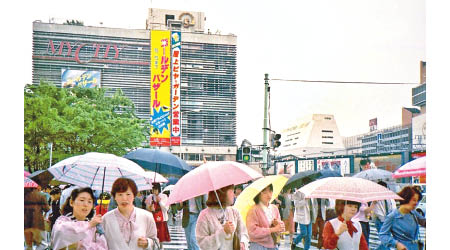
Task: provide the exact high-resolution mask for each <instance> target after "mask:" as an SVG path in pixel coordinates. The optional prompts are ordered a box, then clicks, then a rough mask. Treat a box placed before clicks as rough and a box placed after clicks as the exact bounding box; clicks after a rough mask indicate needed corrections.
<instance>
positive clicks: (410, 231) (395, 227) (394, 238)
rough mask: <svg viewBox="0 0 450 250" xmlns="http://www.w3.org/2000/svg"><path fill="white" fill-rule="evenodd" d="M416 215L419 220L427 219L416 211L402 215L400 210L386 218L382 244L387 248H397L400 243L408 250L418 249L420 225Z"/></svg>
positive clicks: (382, 231)
mask: <svg viewBox="0 0 450 250" xmlns="http://www.w3.org/2000/svg"><path fill="white" fill-rule="evenodd" d="M412 213H414V215H415V216H416V217H417V220H419V219H425V218H424V217H422V216H421V215H420V214H419V213H417V212H416V211H411V213H408V214H401V213H400V212H399V210H398V209H395V210H394V211H392V212H391V213H390V214H389V215H387V216H386V219H385V221H384V223H383V226H382V227H381V229H380V233H379V236H380V240H381V243H382V244H383V245H385V246H387V247H394V248H395V247H396V244H397V242H398V241H400V242H401V243H402V244H403V245H405V246H406V247H407V248H408V249H417V243H413V242H412V241H414V240H417V239H418V236H419V224H418V223H416V220H415V219H414V216H413V215H412Z"/></svg>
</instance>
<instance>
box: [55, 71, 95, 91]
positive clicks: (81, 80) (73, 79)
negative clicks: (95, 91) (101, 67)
mask: <svg viewBox="0 0 450 250" xmlns="http://www.w3.org/2000/svg"><path fill="white" fill-rule="evenodd" d="M100 79H101V77H100V71H93V70H72V69H61V88H73V87H82V88H97V87H98V88H99V87H100Z"/></svg>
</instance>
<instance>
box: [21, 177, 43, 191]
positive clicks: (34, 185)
mask: <svg viewBox="0 0 450 250" xmlns="http://www.w3.org/2000/svg"><path fill="white" fill-rule="evenodd" d="M38 186H39V185H38V184H37V183H36V182H34V181H33V180H32V179H30V178H27V177H25V176H24V177H23V187H24V188H37V187H38Z"/></svg>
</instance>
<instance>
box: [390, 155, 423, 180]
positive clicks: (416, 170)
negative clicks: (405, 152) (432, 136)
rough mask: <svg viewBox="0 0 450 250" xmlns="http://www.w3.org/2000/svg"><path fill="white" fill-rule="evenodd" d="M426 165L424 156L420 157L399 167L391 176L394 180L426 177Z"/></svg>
mask: <svg viewBox="0 0 450 250" xmlns="http://www.w3.org/2000/svg"><path fill="white" fill-rule="evenodd" d="M426 163H427V162H426V156H423V157H420V158H418V159H415V160H413V161H410V162H408V163H406V164H405V165H403V166H401V167H400V168H399V169H397V170H396V171H395V172H394V174H393V175H392V176H393V177H394V178H403V177H412V176H414V177H417V176H426V173H427V172H426V171H427V164H426Z"/></svg>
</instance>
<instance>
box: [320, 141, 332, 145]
mask: <svg viewBox="0 0 450 250" xmlns="http://www.w3.org/2000/svg"><path fill="white" fill-rule="evenodd" d="M322 144H333V143H332V142H327V141H323V142H322Z"/></svg>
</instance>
